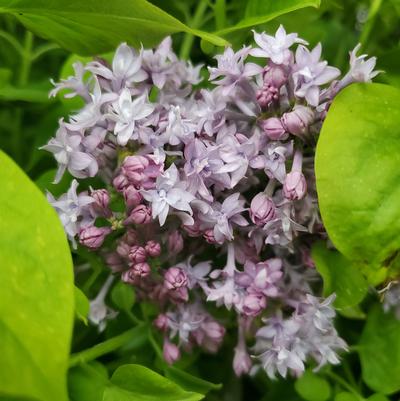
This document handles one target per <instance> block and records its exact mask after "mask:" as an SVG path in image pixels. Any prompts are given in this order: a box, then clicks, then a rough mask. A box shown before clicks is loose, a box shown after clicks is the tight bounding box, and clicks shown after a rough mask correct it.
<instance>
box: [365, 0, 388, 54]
mask: <svg viewBox="0 0 400 401" xmlns="http://www.w3.org/2000/svg"><path fill="white" fill-rule="evenodd" d="M382 1H383V0H371V5H370V7H369V11H368V17H367V21H366V22H365V24H364V28H363V30H362V32H361V36H360V42H361V46H362V49H364V48H365V47H366V45H367V42H368V39H369V35H370V34H371V31H372V28H373V27H374V24H375V19H376V16H377V14H378V12H379V9H380V8H381V5H382Z"/></svg>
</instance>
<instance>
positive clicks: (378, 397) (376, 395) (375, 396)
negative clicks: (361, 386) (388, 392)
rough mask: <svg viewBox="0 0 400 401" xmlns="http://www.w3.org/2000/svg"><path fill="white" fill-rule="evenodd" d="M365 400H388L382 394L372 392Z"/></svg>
mask: <svg viewBox="0 0 400 401" xmlns="http://www.w3.org/2000/svg"><path fill="white" fill-rule="evenodd" d="M367 401H389V399H388V398H387V397H385V396H384V395H383V394H374V395H371V397H369V398H367Z"/></svg>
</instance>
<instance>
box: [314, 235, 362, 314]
mask: <svg viewBox="0 0 400 401" xmlns="http://www.w3.org/2000/svg"><path fill="white" fill-rule="evenodd" d="M312 258H313V260H314V262H315V264H316V267H317V270H318V272H319V273H320V274H321V276H322V278H323V280H324V295H325V296H328V295H330V294H332V293H333V292H334V293H335V294H336V300H335V306H336V307H337V308H339V309H344V308H349V307H351V306H354V305H357V304H358V303H359V302H361V301H362V299H363V298H364V297H365V295H366V294H367V290H368V284H367V281H366V280H365V278H364V276H363V275H362V273H361V272H360V270H359V269H358V268H357V267H356V266H355V265H354V264H353V263H351V262H350V261H349V260H348V259H346V258H345V257H344V256H343V255H342V254H340V253H339V252H337V251H331V250H329V249H327V248H326V245H325V244H324V243H323V242H318V243H316V244H315V245H314V246H313V249H312Z"/></svg>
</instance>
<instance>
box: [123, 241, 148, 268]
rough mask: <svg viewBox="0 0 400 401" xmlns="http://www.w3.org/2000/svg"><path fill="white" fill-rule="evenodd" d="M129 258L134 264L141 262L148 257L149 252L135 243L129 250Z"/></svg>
mask: <svg viewBox="0 0 400 401" xmlns="http://www.w3.org/2000/svg"><path fill="white" fill-rule="evenodd" d="M128 258H129V260H130V261H131V262H132V263H134V264H135V263H141V262H144V261H145V260H146V259H147V252H146V250H145V249H144V248H143V247H142V246H139V245H134V246H133V247H132V248H131V249H130V250H129V255H128Z"/></svg>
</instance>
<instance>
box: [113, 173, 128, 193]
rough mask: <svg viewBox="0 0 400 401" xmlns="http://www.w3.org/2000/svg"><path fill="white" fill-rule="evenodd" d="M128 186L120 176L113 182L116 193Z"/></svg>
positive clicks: (124, 178)
mask: <svg viewBox="0 0 400 401" xmlns="http://www.w3.org/2000/svg"><path fill="white" fill-rule="evenodd" d="M128 185H129V181H128V180H127V178H126V177H125V176H124V175H122V174H119V175H117V176H116V177H115V178H114V180H113V186H114V188H115V189H116V190H117V191H118V192H122V191H123V190H124V188H126V187H127V186H128Z"/></svg>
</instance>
